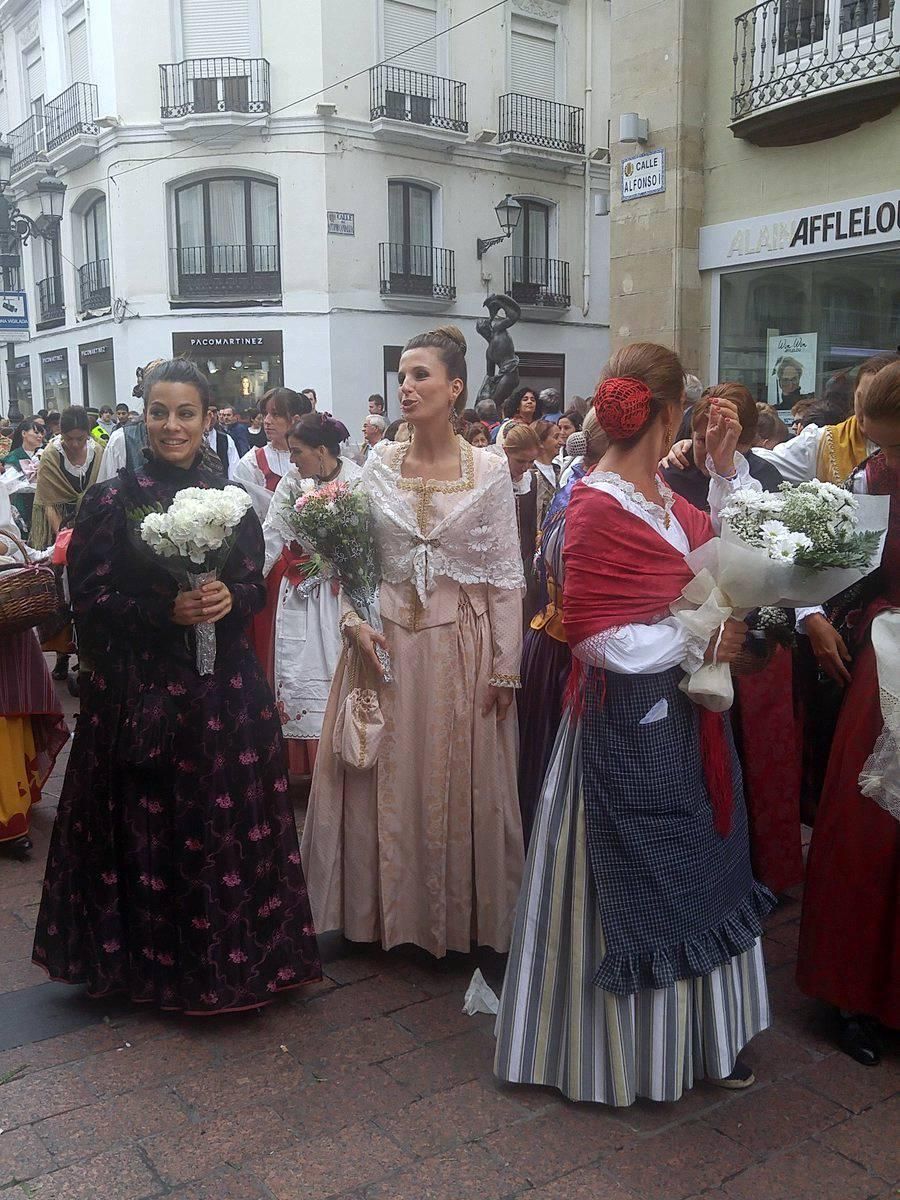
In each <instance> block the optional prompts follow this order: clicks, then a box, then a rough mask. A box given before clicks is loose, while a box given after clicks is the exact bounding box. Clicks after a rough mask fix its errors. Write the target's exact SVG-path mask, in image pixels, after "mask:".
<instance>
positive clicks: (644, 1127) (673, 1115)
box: [615, 1081, 727, 1133]
mask: <svg viewBox="0 0 900 1200" xmlns="http://www.w3.org/2000/svg"><path fill="white" fill-rule="evenodd" d="M726 1098H727V1093H725V1092H723V1091H722V1089H721V1088H717V1087H713V1085H712V1084H711V1083H705V1082H703V1081H701V1082H699V1083H696V1084H695V1085H694V1086H693V1087H692V1088H691V1089H690V1091H687V1092H685V1093H684V1094H683V1096H682V1097H681V1099H680V1100H678V1101H676V1102H675V1103H673V1104H663V1103H660V1102H659V1101H657V1100H646V1099H644V1098H639V1099H637V1100H636V1101H635V1102H634V1104H631V1105H629V1106H628V1107H627V1108H617V1109H616V1110H615V1113H616V1117H617V1118H618V1120H620V1121H622V1122H623V1123H624V1124H626V1125H627V1126H628V1127H629V1129H634V1130H636V1131H637V1132H639V1133H658V1132H660V1131H661V1130H663V1129H666V1128H668V1127H669V1126H670V1125H682V1124H684V1123H685V1122H686V1121H689V1120H696V1118H697V1117H699V1116H701V1115H702V1114H703V1113H706V1112H709V1111H710V1110H711V1109H713V1108H716V1107H718V1106H719V1105H720V1104H724V1103H725V1101H726Z"/></svg>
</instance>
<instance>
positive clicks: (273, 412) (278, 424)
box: [231, 388, 312, 522]
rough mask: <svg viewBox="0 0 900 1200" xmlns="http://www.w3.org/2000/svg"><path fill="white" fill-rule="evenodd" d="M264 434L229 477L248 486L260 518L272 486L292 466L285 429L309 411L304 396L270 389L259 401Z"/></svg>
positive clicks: (268, 503)
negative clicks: (264, 437)
mask: <svg viewBox="0 0 900 1200" xmlns="http://www.w3.org/2000/svg"><path fill="white" fill-rule="evenodd" d="M259 411H260V413H261V414H262V417H263V429H264V430H265V434H266V444H265V446H253V447H251V448H250V449H249V450H248V451H247V453H246V454H245V455H244V456H243V458H242V459H241V460H240V462H239V463H238V464H237V466H236V467H235V468H234V471H233V472H232V474H231V479H232V480H233V482H234V483H239V484H241V485H242V486H243V487H244V488H246V489H247V492H248V494H249V496H250V499H251V500H252V501H253V507H254V509H255V510H256V515H257V516H258V517H259V519H260V521H261V522H262V521H265V519H266V513H267V512H268V511H269V505H270V504H271V503H272V497H273V495H274V494H275V489H276V488H277V487H278V484H279V483H280V482H281V480H282V478H283V477H284V476H285V475H286V474H287V472H288V470H289V469H290V466H291V452H290V450H289V449H288V443H287V436H288V430H289V429H290V428H291V426H292V425H293V423H294V422H295V421H296V420H297V418H298V417H302V416H303V415H304V414H305V413H308V412H312V404H311V403H310V401H309V398H308V397H307V396H304V395H302V394H301V393H300V392H294V391H292V390H291V389H290V388H272V389H271V390H270V391H268V392H266V394H265V395H264V396H263V398H262V400H260V402H259Z"/></svg>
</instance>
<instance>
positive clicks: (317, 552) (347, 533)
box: [283, 481, 391, 683]
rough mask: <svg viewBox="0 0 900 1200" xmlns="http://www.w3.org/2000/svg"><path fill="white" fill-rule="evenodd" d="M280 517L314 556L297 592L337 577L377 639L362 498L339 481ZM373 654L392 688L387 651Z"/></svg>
mask: <svg viewBox="0 0 900 1200" xmlns="http://www.w3.org/2000/svg"><path fill="white" fill-rule="evenodd" d="M283 515H284V518H285V521H286V523H287V525H288V527H289V528H290V530H291V531H292V533H293V534H294V536H295V537H296V539H297V541H298V542H300V544H301V545H303V546H304V547H306V548H307V549H310V550H312V557H311V559H310V561H309V563H307V564H306V566H305V568H304V573H305V576H306V580H305V583H304V584H302V585H301V587H303V586H306V584H307V583H312V582H313V581H317V580H319V579H321V578H323V577H328V576H333V577H336V578H337V579H338V580H340V584H341V587H342V588H343V589H344V592H345V594H346V596H347V599H348V600H349V601H350V603H351V604H352V605H353V607H354V609H355V610H356V612H357V613H358V614H359V616H360V617H361V618H362V620H363V621H365V622H366V623H367V624H368V625H371V627H372V628H373V629H374V630H375V631H376V633H381V630H382V625H381V616H380V614H379V611H378V583H379V579H380V573H379V570H378V554H377V548H376V546H375V539H374V536H373V534H372V524H371V518H370V515H369V505H368V501H367V500H366V497H365V495H364V493H362V492H361V491H359V490H357V489H355V488H351V487H350V486H349V484H346V483H342V482H339V481H336V482H334V483H326V484H324V485H323V486H322V487H319V488H315V489H312V490H304V491H302V492H301V493H300V495H299V496H298V497H297V498H296V499H292V501H291V503H290V505H289V506H288V508H287V511H285V512H284V514H283ZM374 651H375V655H376V657H377V659H378V662H379V664H380V667H381V672H382V676H383V678H384V681H385V683H390V682H391V662H390V658H389V656H388V653H387V650H386V649H385V648H384V647H383V646H380V645H376V646H375V647H374Z"/></svg>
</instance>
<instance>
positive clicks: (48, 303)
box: [37, 275, 66, 328]
mask: <svg viewBox="0 0 900 1200" xmlns="http://www.w3.org/2000/svg"><path fill="white" fill-rule="evenodd" d="M37 294H38V322H37V324H38V327H39V328H41V327H46V326H48V325H63V324H64V323H65V320H66V303H65V300H64V298H63V281H62V276H61V275H50V276H49V277H48V278H47V279H39V280H38V282H37Z"/></svg>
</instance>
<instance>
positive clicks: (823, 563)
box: [672, 481, 888, 712]
mask: <svg viewBox="0 0 900 1200" xmlns="http://www.w3.org/2000/svg"><path fill="white" fill-rule="evenodd" d="M720 517H721V521H722V533H721V536H720V537H718V538H713V539H712V540H711V541H709V542H707V543H706V544H705V545H703V546H701V547H700V548H699V549H697V550H694V551H693V552H692V553H691V554H689V555H687V559H686V561H687V563H688V566H689V567H690V568H691V570H692V571H693V572H694V579H693V580H692V581H691V583H690V584H688V586H687V587H686V588H685V589H684V591H683V592H682V598H681V599H680V600H677V601H676V602H675V603H674V604H673V605H672V611H673V613H674V614H675V616H677V617H678V619H679V620H680V621H681V622H682V624H683V625H684V626H685V627H686V628H687V629H688V631H689V632H691V633H692V634H695V635H697V636H700V637H707V638H711V637H712V636H713V635H714V634H715V632H716V630H717V629H721V627H722V626H723V625H724V623H725V621H726V620H727V619H728V618H729V617H731V616H736V617H743V616H744V615H746V613H747V612H749V611H750V610H751V609H754V608H762V607H769V606H779V607H787V608H795V607H804V608H805V607H812V606H814V605H818V604H823V603H824V602H825V601H826V600H829V599H831V597H833V596H836V595H838V593H840V592H843V591H844V590H845V589H846V588H848V587H851V586H852V585H853V584H854V583H857V582H858V581H859V580H860V579H862V578H863V577H864V576H866V575H868V574H869V573H870V572H872V571H874V570H875V568H876V567H877V566H878V564H879V563H880V561H881V552H882V548H883V545H884V535H885V531H886V528H887V520H888V500H887V498H886V497H884V496H854V495H852V494H851V493H850V492H846V491H844V490H843V489H842V488H839V487H835V485H834V484H831V483H819V482H816V481H814V482H812V483H801V484H800V485H799V486H797V487H791V486H790V485H789V484H783V485H782V487H781V489H780V491H778V492H757V491H753V490H751V489H749V488H743V489H740V490H738V491H736V492H735V493H734V494H733V495H732V496H731V498H730V500H729V502H728V504H727V505H726V506H725V507H724V508H723V509H722V511H721V513H720ZM684 687H685V690H686V691H687V693H688V695H689V696H690V697H691V699H692V700H694V701H696V702H697V703H698V704H702V705H703V706H704V707H706V708H709V709H712V710H713V711H714V712H724V711H725V709H727V708H730V706H731V704H732V702H733V700H734V687H733V684H732V680H731V671H730V669H729V668H728V667H727V666H726V665H723V664H720V663H716V662H715V661H713V662H712V663H708V664H706V665H704V666H703V667H701V668H700V669H699V670H697V671H695V672H694V673H693V674H692V675H691V676H689V678H688V679H687V680H686V681H685V684H684Z"/></svg>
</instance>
